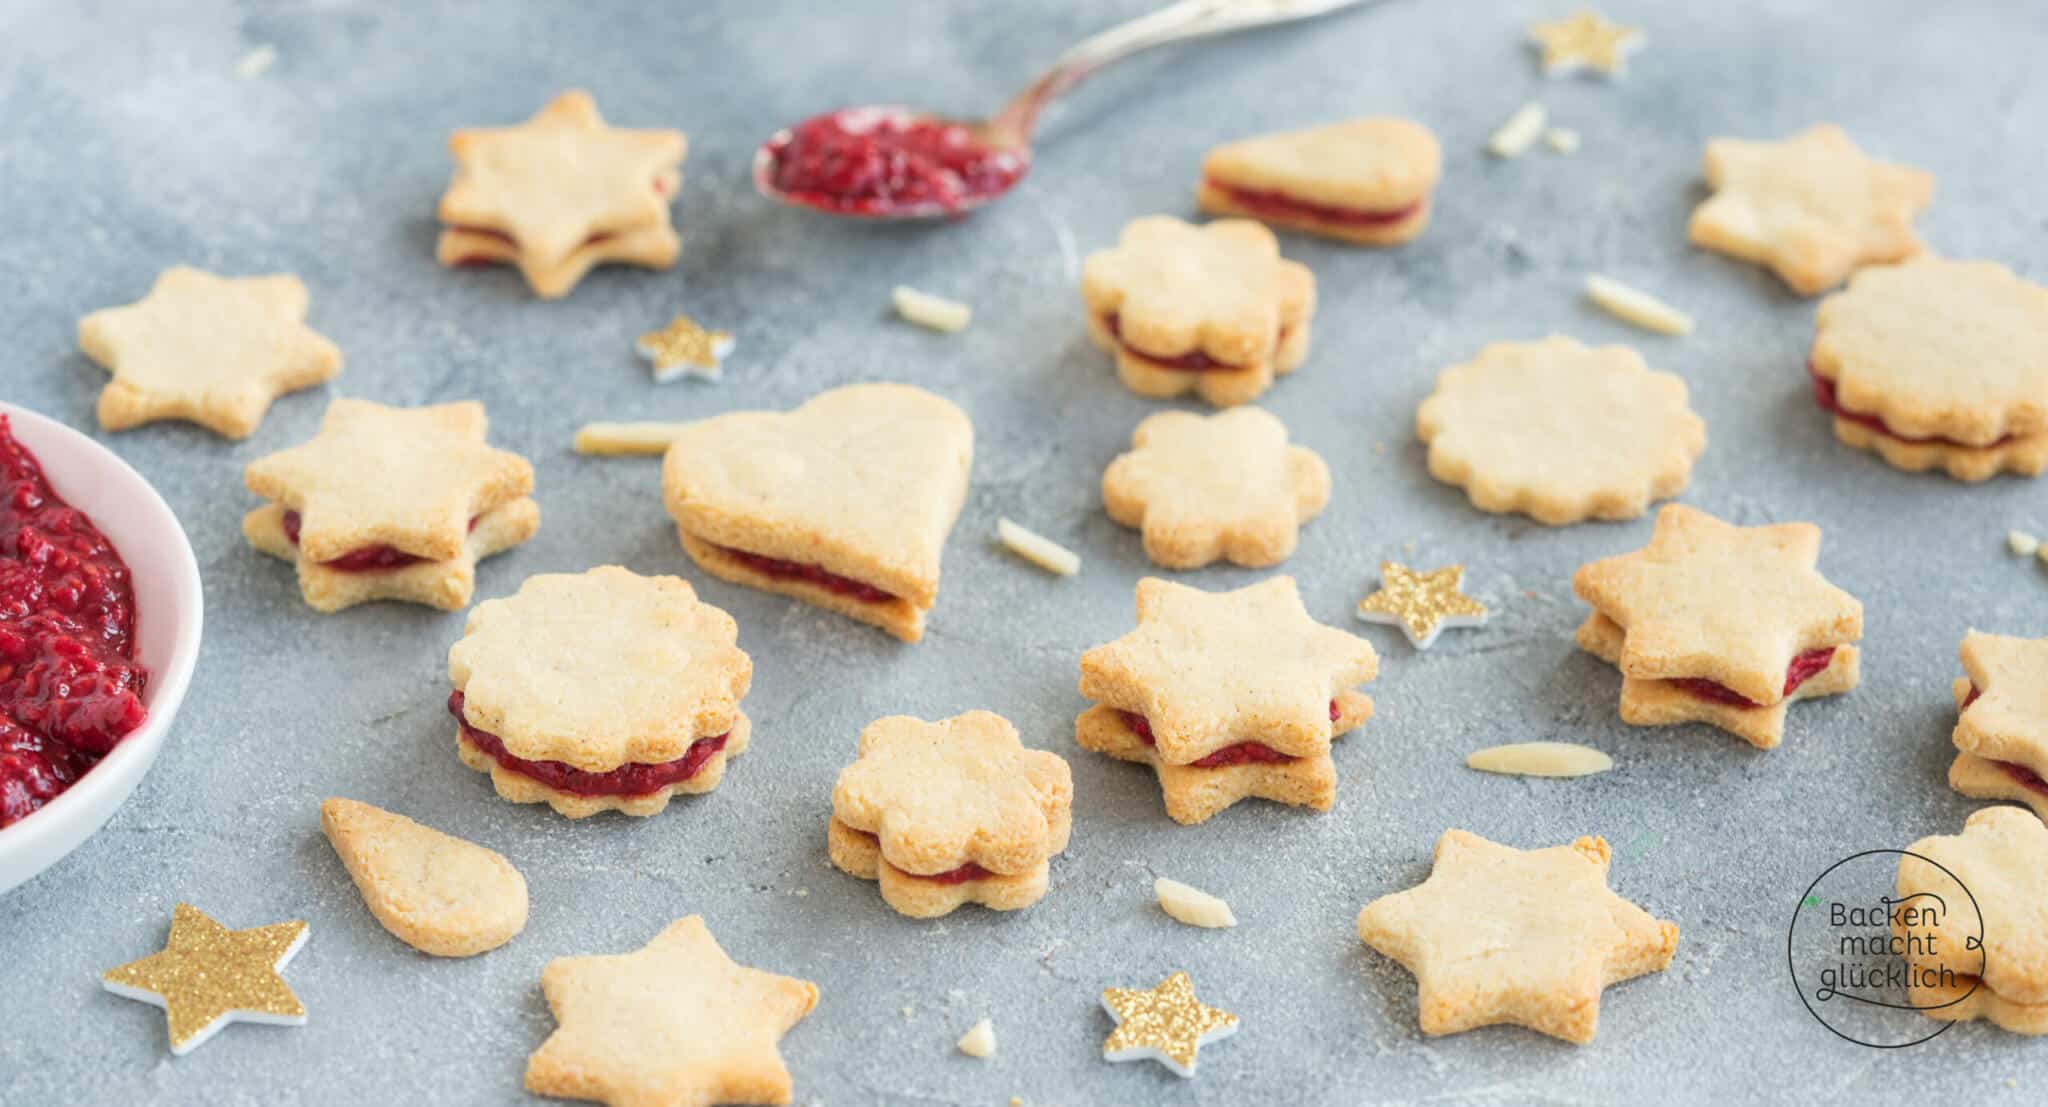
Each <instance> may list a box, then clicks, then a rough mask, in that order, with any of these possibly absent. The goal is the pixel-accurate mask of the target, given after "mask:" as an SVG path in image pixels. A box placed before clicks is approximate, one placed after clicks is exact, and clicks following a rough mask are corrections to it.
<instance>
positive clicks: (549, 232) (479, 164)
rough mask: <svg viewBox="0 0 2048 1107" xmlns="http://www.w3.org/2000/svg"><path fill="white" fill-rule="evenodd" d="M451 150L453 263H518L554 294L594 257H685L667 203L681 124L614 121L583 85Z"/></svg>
mask: <svg viewBox="0 0 2048 1107" xmlns="http://www.w3.org/2000/svg"><path fill="white" fill-rule="evenodd" d="M448 148H449V151H450V152H451V153H452V154H453V155H454V156H455V163H456V170H455V176H454V179H453V180H452V181H450V182H449V185H448V191H447V192H446V193H445V194H443V195H442V197H441V205H440V218H441V222H442V223H443V224H445V225H446V228H447V229H446V230H444V231H443V232H442V235H441V241H440V245H439V248H438V252H439V255H440V259H441V261H442V263H443V264H446V265H455V264H464V263H467V262H472V261H516V262H517V263H518V265H519V268H520V271H521V272H522V273H523V274H525V276H526V279H527V283H528V284H530V285H531V286H532V287H533V290H534V292H535V293H536V294H538V295H540V296H542V297H546V298H549V299H552V298H555V297H558V296H564V295H567V294H568V292H569V290H570V289H572V288H574V287H575V286H576V282H577V281H579V280H581V279H582V277H583V274H584V273H585V272H587V271H588V270H589V268H590V267H591V266H592V265H595V264H599V263H602V262H608V261H619V262H627V263H630V264H634V265H642V266H647V267H649V268H655V269H665V268H667V267H668V266H670V265H672V264H674V263H675V259H676V255H677V253H678V252H679V251H680V249H681V240H680V239H678V238H677V237H676V233H675V230H674V228H673V227H672V226H670V224H669V204H670V203H671V202H673V201H674V199H675V196H676V193H677V192H678V191H679V190H680V188H681V182H682V178H681V175H680V173H679V171H678V169H679V167H680V166H681V164H682V161H683V155H684V153H685V151H686V148H687V143H686V141H685V139H684V137H683V134H682V132H680V131H674V130H665V129H664V130H629V129H626V128H621V127H611V126H607V125H606V124H605V121H604V118H603V117H602V116H600V115H599V114H598V111H597V104H596V102H595V101H594V100H592V99H591V97H590V94H589V93H587V92H584V91H582V90H580V89H579V90H575V91H571V92H565V93H563V94H562V95H560V96H557V97H556V98H555V99H554V100H553V101H551V102H550V103H549V104H548V105H547V106H546V107H544V108H542V109H541V110H540V111H539V112H538V113H537V114H535V115H534V117H533V118H532V119H529V120H527V121H526V122H525V123H522V124H519V125H518V126H514V127H492V128H477V129H471V130H461V131H457V132H455V134H454V135H453V136H451V137H450V138H449V140H448Z"/></svg>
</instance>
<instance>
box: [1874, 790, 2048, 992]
mask: <svg viewBox="0 0 2048 1107" xmlns="http://www.w3.org/2000/svg"><path fill="white" fill-rule="evenodd" d="M1923 858H1924V860H1923ZM2044 859H2048V826H2043V825H2042V822H2041V819H2040V817H2039V816H2038V815H2035V814H2034V813H2033V812H2031V811H2026V810H2023V809H2021V808H2018V807H1986V808H1982V809H1980V810H1978V811H1976V812H1974V813H1973V814H1971V816H1970V817H1969V819H1968V820H1967V821H1965V822H1964V824H1963V832H1962V833H1961V834H1955V835H1933V836H1930V837H1927V838H1922V839H1920V840H1919V841H1917V842H1914V843H1913V844H1912V845H1911V846H1908V847H1907V852H1906V854H1905V855H1904V856H1902V857H1900V858H1899V878H1898V895H1899V899H1900V900H1907V899H1911V898H1912V897H1914V896H1917V895H1923V894H1931V895H1932V896H1935V897H1941V900H1942V901H1943V902H1946V903H1948V904H1949V908H1948V909H1947V910H1929V911H1921V912H1911V913H1905V912H1894V913H1893V914H1892V917H1891V922H1892V933H1893V934H1894V935H1897V936H1898V937H1900V938H1902V939H1906V940H1907V941H1906V943H1905V944H1903V948H1904V949H1905V951H1906V952H1905V954H1904V956H1905V957H1906V959H1907V960H1908V961H1910V962H1912V963H1913V965H1914V966H1915V967H1916V968H1923V969H1932V970H1936V971H1940V970H1947V971H1948V972H1949V973H1950V974H1952V975H1953V976H1955V977H1957V978H1962V977H1969V976H1977V977H1980V978H1981V980H1982V982H1983V984H1984V985H1985V986H1986V987H1988V988H1990V989H1991V991H1993V992H1994V993H1996V994H1997V995H1998V996H1999V997H2000V998H2002V999H2004V1000H2006V1001H2008V1002H2010V1003H2016V1004H2029V1005H2039V1004H2048V925H2044V923H2043V920H2044V919H2048V864H2044ZM1959 883H1960V884H1961V885H1962V886H1963V887H1965V888H1967V889H1969V891H1970V894H1969V897H1968V899H1969V900H1971V901H1973V902H1974V905H1975V908H1976V910H1974V911H1972V910H1970V909H1969V908H1968V907H1967V906H1964V905H1961V904H1957V903H1955V902H1954V901H1955V899H1956V898H1957V893H1956V885H1957V884H1959ZM1924 902H1928V903H1932V902H1934V901H1933V900H1927V901H1924ZM1979 919H1981V920H1982V927H1983V930H1982V945H1981V948H1980V947H1979V944H1978V936H1979V931H1978V926H1979Z"/></svg>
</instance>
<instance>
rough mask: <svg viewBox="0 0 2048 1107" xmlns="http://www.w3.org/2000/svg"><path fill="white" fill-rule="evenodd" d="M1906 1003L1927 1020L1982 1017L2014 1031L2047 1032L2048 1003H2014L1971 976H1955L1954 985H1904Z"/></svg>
mask: <svg viewBox="0 0 2048 1107" xmlns="http://www.w3.org/2000/svg"><path fill="white" fill-rule="evenodd" d="M1906 996H1907V1002H1909V1003H1911V1004H1912V1005H1913V1006H1915V1007H1918V1008H1919V1009H1920V1013H1921V1014H1923V1015H1925V1016H1927V1017H1928V1018H1930V1019H1938V1020H1940V1021H1942V1022H1973V1021H1975V1020H1977V1019H1983V1020H1984V1021H1985V1022H1988V1023H1990V1024H1991V1025H1993V1026H1996V1027H1998V1028H1999V1029H2001V1030H2010V1031H2012V1032H2013V1033H2015V1034H2027V1035H2041V1034H2048V1003H2014V1002H2013V1001H2012V1000H2009V999H2007V998H2005V997H2004V996H2002V995H1999V994H1998V993H1997V992H1994V991H1992V990H1991V989H1990V988H1988V987H1986V986H1985V984H1984V982H1983V981H1981V980H1979V979H1977V978H1976V977H1974V976H1958V977H1956V978H1955V980H1954V983H1953V984H1949V985H1943V984H1939V983H1936V984H1922V983H1919V982H1917V981H1915V982H1910V983H1908V984H1907V985H1906Z"/></svg>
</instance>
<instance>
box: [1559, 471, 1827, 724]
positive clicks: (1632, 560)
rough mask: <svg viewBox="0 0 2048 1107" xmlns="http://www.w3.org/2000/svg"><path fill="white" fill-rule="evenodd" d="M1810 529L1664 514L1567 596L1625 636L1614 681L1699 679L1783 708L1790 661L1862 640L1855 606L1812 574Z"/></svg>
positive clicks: (1676, 508) (1674, 508) (1687, 511)
mask: <svg viewBox="0 0 2048 1107" xmlns="http://www.w3.org/2000/svg"><path fill="white" fill-rule="evenodd" d="M1819 559H1820V528H1819V527H1816V526H1814V525H1813V524H1811V523H1780V524H1777V525H1775V526H1762V527H1738V526H1733V525H1731V524H1728V523H1724V522H1722V521H1721V520H1719V519H1716V518H1714V517H1713V516H1711V515H1708V514H1707V513H1706V512H1704V511H1699V510H1696V509H1694V508H1690V507H1686V506H1685V505H1683V504H1670V505H1668V506H1666V507H1665V508H1664V509H1663V510H1661V511H1659V512H1658V513H1657V528H1656V531H1655V532H1654V533H1653V534H1652V535H1651V538H1650V544H1649V545H1647V546H1645V547H1643V548H1642V549H1640V550H1637V551H1635V552H1634V553H1628V554H1623V555H1621V556H1619V557H1610V558H1606V559H1603V560H1600V561H1595V562H1592V563H1590V564H1587V565H1583V566H1581V567H1580V568H1579V571H1578V572H1577V573H1576V574H1574V575H1573V577H1572V590H1573V591H1574V592H1576V593H1577V594H1578V596H1579V598H1580V599H1582V600H1585V601H1586V602H1587V603H1589V604H1591V605H1592V606H1593V609H1594V610H1595V611H1597V612H1599V613H1601V614H1603V615H1605V616H1607V617H1608V618H1609V619H1611V620H1613V621H1614V622H1615V623H1616V624H1618V625H1619V626H1621V627H1622V629H1623V630H1625V631H1626V632H1627V635H1628V637H1627V641H1626V642H1625V643H1624V645H1623V646H1622V649H1621V653H1620V658H1619V661H1618V663H1617V664H1618V667H1619V668H1620V669H1621V671H1622V675H1624V676H1629V677H1640V678H1644V679H1652V680H1673V679H1704V680H1709V681H1712V682H1714V683H1716V684H1719V685H1721V686H1722V687H1724V688H1726V689H1729V690H1731V691H1733V692H1734V693H1736V694H1737V695H1740V696H1742V697H1743V698H1745V699H1747V700H1749V701H1750V702H1751V703H1753V704H1757V705H1759V706H1769V705H1771V704H1775V703H1777V702H1779V701H1780V700H1783V699H1784V698H1785V683H1786V676H1787V674H1788V672H1790V670H1791V667H1792V660H1793V658H1794V657H1796V656H1798V655H1800V654H1802V653H1805V652H1806V651H1809V650H1817V649H1824V648H1828V647H1839V646H1845V645H1848V644H1850V643H1852V642H1854V641H1856V640H1857V639H1858V638H1860V637H1862V634H1863V605H1862V604H1861V603H1859V602H1858V601H1857V600H1856V598H1855V597H1854V596H1851V595H1849V594H1848V593H1847V592H1844V591H1842V590H1841V589H1840V588H1837V587H1835V586H1834V585H1832V584H1829V583H1828V582H1827V579H1826V578H1824V577H1822V576H1821V575H1820V573H1819V572H1818V571H1816V570H1815V568H1814V566H1815V564H1816V563H1817V562H1818V561H1819Z"/></svg>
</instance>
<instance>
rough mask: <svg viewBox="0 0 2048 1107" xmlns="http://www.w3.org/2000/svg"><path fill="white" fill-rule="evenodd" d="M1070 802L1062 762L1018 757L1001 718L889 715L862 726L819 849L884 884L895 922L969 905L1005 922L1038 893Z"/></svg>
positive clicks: (1061, 843)
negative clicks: (898, 916)
mask: <svg viewBox="0 0 2048 1107" xmlns="http://www.w3.org/2000/svg"><path fill="white" fill-rule="evenodd" d="M1073 798H1074V783H1073V774H1072V772H1071V771H1070V770H1069V769H1068V767H1067V763H1066V761H1065V760H1063V759H1061V758H1060V757H1059V756H1058V755H1057V754H1053V753H1048V752H1046V751H1044V750H1028V749H1025V748H1024V745H1023V743H1022V741H1021V740H1020V739H1019V738H1018V736H1017V728H1016V727H1014V726H1012V725H1010V722H1009V720H1007V719H1004V718H1003V717H1002V716H1000V715H996V714H993V713H991V712H987V711H970V712H967V713H966V714H964V715H956V716H954V717H952V718H950V719H943V720H940V721H939V722H936V723H930V722H925V721H924V720H922V719H914V718H911V717H909V716H907V715H892V716H889V717H887V718H883V719H877V720H875V721H874V722H872V723H870V724H868V726H867V728H866V729H865V730H863V731H862V732H861V736H860V756H859V758H858V759H857V760H856V761H854V763H853V764H851V765H849V766H847V767H846V768H845V769H843V770H841V771H840V773H839V780H838V783H837V784H836V785H835V786H834V787H833V789H832V818H831V820H830V823H829V826H828V837H827V842H828V846H829V850H830V854H831V857H832V860H833V863H834V864H836V865H838V866H839V868H841V869H843V870H844V871H846V872H848V873H850V874H852V875H854V876H858V877H861V878H863V879H868V880H877V879H878V880H880V881H881V886H882V898H883V900H884V901H885V902H887V903H888V904H889V906H891V907H893V908H895V909H896V910H897V911H900V912H902V913H903V914H906V915H910V916H913V917H917V918H931V917H934V916H937V915H943V914H946V913H948V912H950V911H952V910H953V909H954V908H956V907H958V906H960V905H961V904H962V903H970V902H972V903H981V904H984V905H985V906H989V907H993V908H995V909H997V910H1002V911H1013V910H1016V909H1018V908H1020V907H1026V906H1029V905H1030V904H1032V903H1035V902H1037V900H1038V899H1039V897H1041V896H1043V895H1044V894H1045V887H1046V875H1047V866H1046V862H1047V860H1048V859H1049V858H1050V857H1052V856H1053V855H1054V854H1057V853H1059V852H1061V851H1063V850H1065V849H1066V847H1067V838H1068V835H1069V833H1070V832H1071V828H1072V810H1073Z"/></svg>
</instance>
